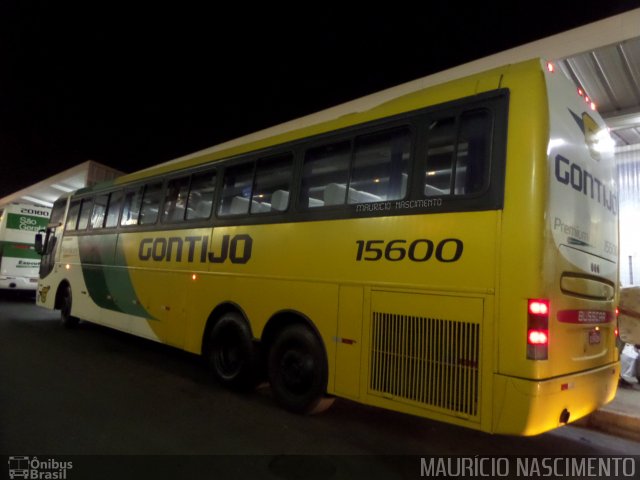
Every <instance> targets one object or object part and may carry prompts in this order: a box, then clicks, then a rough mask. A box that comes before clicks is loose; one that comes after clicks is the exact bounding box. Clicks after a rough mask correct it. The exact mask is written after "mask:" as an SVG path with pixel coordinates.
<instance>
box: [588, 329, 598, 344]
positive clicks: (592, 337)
mask: <svg viewBox="0 0 640 480" xmlns="http://www.w3.org/2000/svg"><path fill="white" fill-rule="evenodd" d="M598 343H600V331H599V330H591V331H590V332H589V345H597V344H598Z"/></svg>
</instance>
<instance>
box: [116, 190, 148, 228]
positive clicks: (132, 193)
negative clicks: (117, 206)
mask: <svg viewBox="0 0 640 480" xmlns="http://www.w3.org/2000/svg"><path fill="white" fill-rule="evenodd" d="M143 191H144V187H138V188H137V189H135V190H129V191H128V192H127V193H126V195H125V197H124V202H123V204H122V218H121V219H120V225H122V226H128V225H137V224H138V217H139V216H140V205H141V203H142V192H143Z"/></svg>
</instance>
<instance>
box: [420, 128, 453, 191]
mask: <svg viewBox="0 0 640 480" xmlns="http://www.w3.org/2000/svg"><path fill="white" fill-rule="evenodd" d="M455 133H456V119H455V118H444V119H440V120H436V121H434V122H432V123H431V124H430V125H429V131H428V141H427V145H428V146H427V169H426V172H425V177H424V181H425V184H424V195H425V196H427V197H432V196H438V195H449V194H450V193H451V165H452V163H453V153H454V152H453V147H454V144H455V141H454V138H455Z"/></svg>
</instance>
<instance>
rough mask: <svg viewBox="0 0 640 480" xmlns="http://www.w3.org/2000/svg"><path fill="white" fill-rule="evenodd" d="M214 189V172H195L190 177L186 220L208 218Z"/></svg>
mask: <svg viewBox="0 0 640 480" xmlns="http://www.w3.org/2000/svg"><path fill="white" fill-rule="evenodd" d="M215 189H216V172H211V171H208V172H202V173H196V174H194V175H192V177H191V188H190V190H189V198H188V200H187V220H195V219H198V218H209V217H210V216H211V208H212V207H213V199H214V194H215Z"/></svg>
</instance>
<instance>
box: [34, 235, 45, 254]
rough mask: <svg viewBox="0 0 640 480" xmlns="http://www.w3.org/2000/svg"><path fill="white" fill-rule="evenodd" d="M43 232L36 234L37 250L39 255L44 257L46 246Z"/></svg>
mask: <svg viewBox="0 0 640 480" xmlns="http://www.w3.org/2000/svg"><path fill="white" fill-rule="evenodd" d="M42 232H44V230H40V231H39V232H38V233H36V243H35V249H36V252H37V253H38V255H42V254H43V253H44V246H43V244H42Z"/></svg>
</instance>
